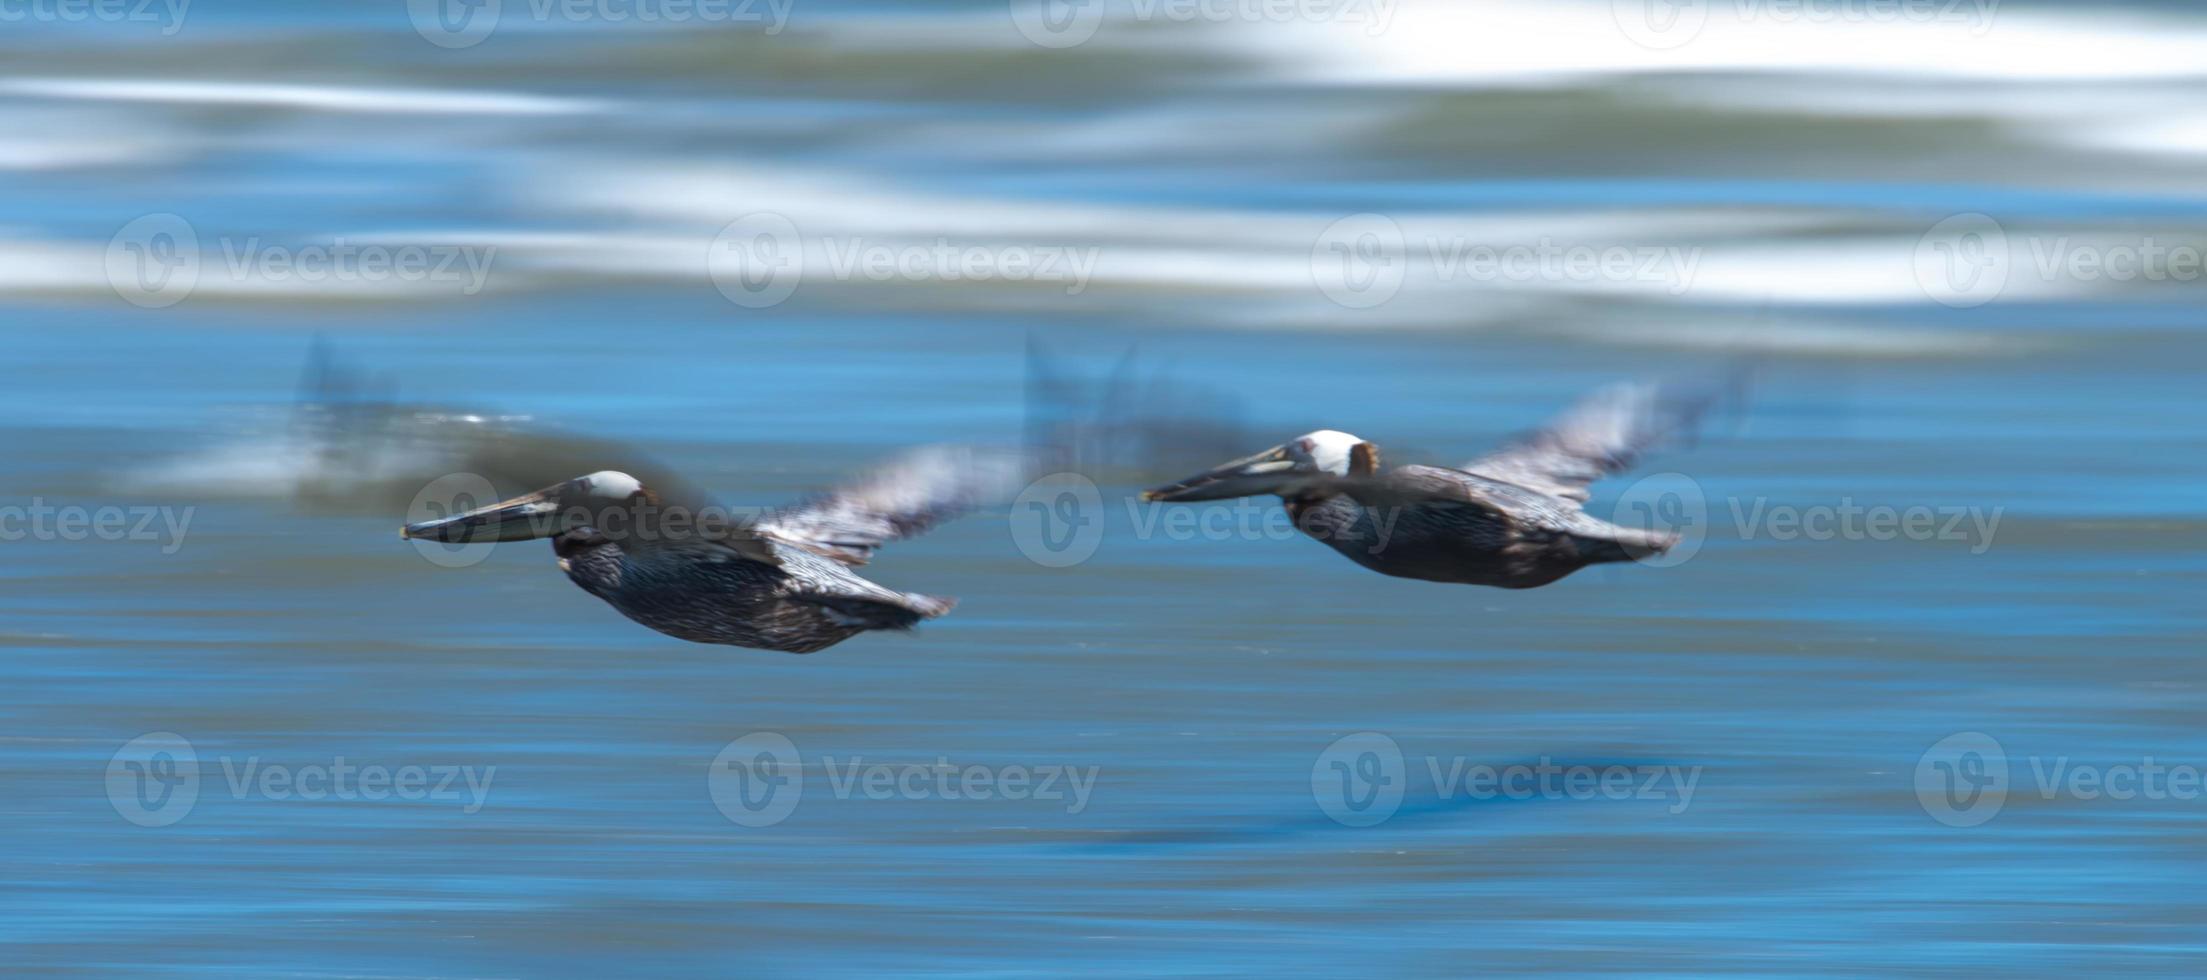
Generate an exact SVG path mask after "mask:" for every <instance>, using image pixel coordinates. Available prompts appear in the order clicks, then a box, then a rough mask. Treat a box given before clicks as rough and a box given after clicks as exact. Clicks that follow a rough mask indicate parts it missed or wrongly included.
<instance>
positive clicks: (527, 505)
mask: <svg viewBox="0 0 2207 980" xmlns="http://www.w3.org/2000/svg"><path fill="white" fill-rule="evenodd" d="M1008 460H1009V457H986V456H982V455H980V454H976V453H973V452H971V451H959V450H932V451H926V452H922V453H920V454H916V455H915V456H914V457H912V458H911V459H909V460H907V461H906V462H905V463H904V464H903V465H902V466H899V467H894V468H891V469H888V470H885V471H883V472H882V473H881V474H880V475H878V476H877V477H876V478H875V479H873V480H871V481H870V482H867V483H864V484H861V485H859V486H855V487H851V488H846V489H842V490H838V491H834V492H831V493H829V494H826V495H823V496H821V497H818V498H814V499H812V500H809V501H806V502H803V503H800V504H798V505H797V506H794V507H791V508H789V509H786V510H783V511H780V512H770V513H766V514H763V515H759V516H754V517H748V518H743V519H736V518H731V517H727V516H725V515H724V514H722V513H721V512H718V511H714V510H711V509H709V508H692V507H686V506H682V505H678V504H674V503H670V502H669V501H667V500H665V499H663V498H661V496H660V495H659V494H658V493H656V492H655V491H653V490H651V489H650V488H647V487H645V486H644V485H643V484H642V483H641V482H639V481H638V480H637V479H636V478H635V477H632V476H630V475H628V474H626V473H622V472H618V471H612V470H606V471H600V472H597V473H592V474H590V475H588V476H582V477H577V478H575V479H573V480H569V481H566V482H565V483H561V484H558V485H555V486H552V487H547V488H545V489H543V490H539V491H537V492H535V493H531V494H525V495H523V496H520V497H515V498H513V499H511V500H505V501H501V502H499V503H496V504H492V505H490V506H488V507H483V508H479V509H476V510H472V511H468V512H466V513H463V514H457V515H454V516H451V517H447V518H443V519H440V520H434V521H424V522H420V523H416V524H409V525H406V526H405V527H404V528H402V529H401V530H400V536H402V537H407V538H424V539H429V540H436V541H451V542H476V541H524V540H534V539H540V538H550V539H551V541H552V550H553V553H554V554H555V555H556V556H557V557H558V561H559V567H560V569H561V570H562V571H564V572H566V573H567V578H568V580H569V581H572V582H574V583H575V584H576V585H577V586H580V587H581V588H582V590H583V591H585V592H588V593H590V594H591V595H594V596H596V597H598V598H599V599H602V600H604V601H605V603H606V604H607V605H610V606H612V607H613V608H614V609H615V610H617V611H619V612H620V613H621V615H623V616H627V617H628V618H629V619H632V620H634V621H636V622H637V623H640V624H642V625H644V626H648V627H650V628H652V629H654V630H657V631H659V632H661V633H665V634H667V635H668V636H673V637H676V638H679V639H683V640H689V641H692V642H696V643H717V644H726V645H730V646H740V647H752V648H757V649H763V650H780V651H784V652H787V653H812V652H813V651H816V650H822V649H826V648H827V647H831V646H834V645H835V644H837V643H841V642H843V641H844V640H847V639H850V638H851V637H853V636H857V635H858V634H860V633H864V632H867V631H870V630H903V629H910V628H911V627H912V626H914V625H916V624H918V623H919V622H920V621H922V620H926V619H933V618H935V617H937V616H941V615H942V614H944V613H946V612H949V611H950V609H951V607H952V606H953V605H955V604H956V600H953V599H946V598H940V597H936V596H929V595H921V594H918V593H912V592H899V591H896V590H893V589H889V588H885V587H883V586H881V585H878V584H875V583H874V582H871V581H868V580H867V579H865V578H863V577H860V576H859V575H858V574H857V573H855V572H853V571H851V568H852V567H854V566H857V565H863V564H865V563H866V561H867V560H868V559H870V558H871V557H872V556H873V554H874V551H875V550H876V549H877V548H878V547H879V546H880V545H881V544H883V543H885V542H888V541H892V540H896V539H899V538H904V537H909V536H911V535H914V534H917V533H919V532H921V531H924V530H926V529H927V528H928V527H931V526H933V525H934V524H935V523H937V522H938V521H940V520H942V519H945V518H947V517H949V516H953V515H954V514H956V513H959V512H962V511H964V510H967V509H970V508H971V507H973V506H977V505H978V504H980V503H981V502H983V500H984V499H985V498H987V497H988V496H990V495H992V494H994V493H996V492H998V490H999V489H1000V488H1001V487H1002V486H1004V485H1005V483H1006V481H1008V480H1011V479H1013V478H1014V473H1015V468H1014V465H1013V464H1012V463H1010V462H1009V461H1008Z"/></svg>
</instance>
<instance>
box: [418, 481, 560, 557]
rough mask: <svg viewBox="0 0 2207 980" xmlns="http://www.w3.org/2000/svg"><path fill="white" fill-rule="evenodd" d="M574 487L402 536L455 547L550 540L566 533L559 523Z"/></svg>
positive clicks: (423, 525) (510, 502) (458, 516)
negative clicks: (439, 542) (486, 543)
mask: <svg viewBox="0 0 2207 980" xmlns="http://www.w3.org/2000/svg"><path fill="white" fill-rule="evenodd" d="M572 483H573V481H569V482H568V483H562V484H559V485H558V486H553V487H546V488H544V489H542V490H539V491H537V492H535V493H529V494H523V495H521V496H519V497H515V498H513V499H512V500H501V501H499V502H498V503H495V504H492V505H490V506H488V507H478V508H476V509H474V510H471V511H467V512H465V513H461V514H454V515H452V516H451V517H443V518H438V519H437V520H433V521H422V522H420V523H416V524H408V525H406V526H405V527H402V528H399V531H398V536H399V537H401V538H423V539H426V540H430V541H446V542H451V543H454V544H473V543H477V542H483V541H530V540H534V539H536V538H548V537H551V536H552V535H555V534H558V533H560V532H561V531H563V530H565V528H564V527H562V526H561V524H560V520H559V512H560V501H561V499H562V498H563V497H564V496H565V493H566V491H567V489H568V487H569V486H570V484H572Z"/></svg>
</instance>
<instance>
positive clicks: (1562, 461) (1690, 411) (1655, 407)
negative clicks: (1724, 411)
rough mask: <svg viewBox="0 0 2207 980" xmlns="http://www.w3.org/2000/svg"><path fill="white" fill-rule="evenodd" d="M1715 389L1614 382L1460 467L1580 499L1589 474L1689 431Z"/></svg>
mask: <svg viewBox="0 0 2207 980" xmlns="http://www.w3.org/2000/svg"><path fill="white" fill-rule="evenodd" d="M1718 394H1720V391H1719V390H1718V389H1714V388H1709V387H1696V388H1687V387H1680V386H1675V385H1659V384H1621V385H1614V386H1611V387H1608V388H1604V389H1601V390H1600V391H1597V392H1595V393H1594V394H1592V395H1590V396H1588V397H1587V398H1586V399H1584V400H1582V401H1580V402H1579V403H1578V404H1576V405H1573V406H1571V408H1569V409H1568V410H1566V411H1565V412H1564V413H1563V414H1562V415H1560V416H1558V417H1557V418H1556V419H1555V420H1554V421H1553V422H1550V423H1549V424H1548V425H1547V426H1545V427H1543V428H1541V429H1538V430H1535V431H1533V432H1530V433H1527V434H1525V435H1523V436H1520V437H1518V438H1517V439H1515V440H1513V441H1512V442H1511V443H1510V444H1509V445H1506V446H1504V447H1502V448H1501V449H1497V450H1495V451H1494V452H1491V453H1488V454H1487V455H1485V456H1481V457H1479V458H1478V459H1475V460H1472V461H1471V462H1469V463H1465V464H1464V466H1463V469H1464V471H1465V472H1467V473H1471V474H1473V475H1475V476H1482V477H1486V478H1487V479H1490V480H1497V481H1500V482H1502V483H1508V484H1513V485H1515V486H1520V487H1524V488H1526V489H1528V490H1533V491H1537V492H1539V493H1542V494H1546V495H1548V496H1551V497H1557V498H1561V499H1564V500H1568V501H1571V502H1573V503H1574V504H1584V503H1586V500H1587V496H1588V493H1589V488H1590V487H1591V486H1592V485H1593V483H1594V481H1596V480H1599V479H1601V478H1602V477H1605V476H1609V475H1612V474H1615V473H1621V472H1624V471H1625V470H1627V469H1630V468H1631V467H1632V465H1633V464H1634V463H1635V462H1637V461H1638V460H1639V458H1640V455H1641V454H1642V453H1644V452H1646V451H1648V450H1649V449H1651V448H1654V447H1655V446H1657V445H1659V444H1661V443H1662V442H1664V441H1666V440H1668V439H1671V438H1674V437H1678V436H1680V435H1683V434H1686V433H1689V432H1690V431H1691V430H1692V429H1693V428H1694V426H1695V425H1696V424H1697V423H1698V422H1699V421H1700V419H1701V416H1702V414H1703V413H1704V412H1706V411H1708V409H1709V406H1710V405H1712V404H1714V403H1715V402H1716V400H1717V396H1718Z"/></svg>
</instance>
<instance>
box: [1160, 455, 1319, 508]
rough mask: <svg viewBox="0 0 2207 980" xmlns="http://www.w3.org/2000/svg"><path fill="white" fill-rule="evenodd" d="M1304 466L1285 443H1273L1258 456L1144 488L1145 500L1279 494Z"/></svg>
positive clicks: (1167, 501)
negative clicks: (1290, 453) (1176, 480)
mask: <svg viewBox="0 0 2207 980" xmlns="http://www.w3.org/2000/svg"><path fill="white" fill-rule="evenodd" d="M1302 475H1303V474H1302V466H1301V464H1299V463H1297V462H1296V461H1295V460H1294V459H1292V458H1290V457H1289V456H1288V454H1287V447H1286V446H1274V447H1272V448H1270V449H1267V450H1265V451H1264V452H1261V453H1258V454H1256V455H1255V456H1250V457H1247V458H1245V459H1237V460H1235V461H1233V462H1231V463H1227V464H1225V465H1224V466H1219V467H1216V468H1214V469H1210V470H1205V471H1204V472H1201V473H1198V474H1196V475H1194V476H1191V477H1189V478H1187V479H1185V480H1181V481H1180V482H1178V483H1168V484H1165V485H1164V486H1161V487H1152V488H1150V489H1148V490H1144V491H1142V499H1143V500H1158V501H1164V502H1166V503H1187V502H1189V501H1195V500H1226V499H1228V498H1231V497H1252V496H1256V495H1258V494H1264V493H1278V492H1279V491H1280V490H1281V489H1283V488H1285V487H1287V486H1288V485H1289V484H1292V483H1294V482H1296V481H1297V480H1299V479H1300V478H1301V477H1302Z"/></svg>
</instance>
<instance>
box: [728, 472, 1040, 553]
mask: <svg viewBox="0 0 2207 980" xmlns="http://www.w3.org/2000/svg"><path fill="white" fill-rule="evenodd" d="M1033 469H1034V467H1033V466H1032V465H1031V463H1030V457H1029V456H1028V455H1027V454H1024V453H1019V452H1013V451H1010V450H993V449H978V448H973V447H967V446H931V447H928V448H925V449H920V450H915V451H914V452H911V453H909V454H907V455H905V456H904V457H902V458H900V459H898V460H897V461H895V462H893V463H891V464H889V465H887V466H884V467H882V468H881V469H879V470H876V471H874V472H873V473H871V474H869V475H868V476H866V477H865V478H863V479H861V480H859V481H858V482H856V483H852V484H850V485H848V486H844V487H839V488H837V489H834V490H830V491H828V492H827V493H824V494H821V495H819V496H817V497H813V498H811V499H809V500H805V501H802V502H800V503H798V504H796V505H795V506H792V507H790V508H787V509H785V510H782V511H779V512H776V513H773V514H768V515H766V516H764V517H761V518H760V519H759V520H758V522H757V523H756V524H755V525H754V530H755V531H756V532H757V533H759V534H761V535H763V536H765V537H767V538H770V539H773V540H775V541H778V542H781V543H784V544H789V545H794V546H796V547H800V548H803V549H805V550H807V551H810V552H813V553H815V554H819V555H823V556H826V557H829V558H833V559H835V560H837V561H840V562H843V563H844V564H848V565H863V564H865V563H866V562H867V561H869V560H870V559H872V558H873V556H874V551H875V550H876V549H878V548H880V547H881V546H882V545H884V544H886V543H888V542H891V541H896V540H900V539H903V538H909V537H912V536H914V535H917V534H920V533H922V532H924V531H926V530H927V529H928V528H931V527H934V526H935V525H937V524H940V523H942V522H943V521H946V520H949V519H951V518H953V517H957V516H959V515H961V514H965V513H967V512H970V511H973V510H976V509H979V508H982V507H987V506H990V505H992V504H995V503H999V502H1001V501H1005V500H1009V499H1010V498H1011V497H1013V496H1014V495H1016V494H1017V493H1018V492H1019V489H1020V487H1022V486H1024V485H1025V484H1026V483H1027V482H1028V481H1029V480H1030V479H1032V470H1033Z"/></svg>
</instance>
